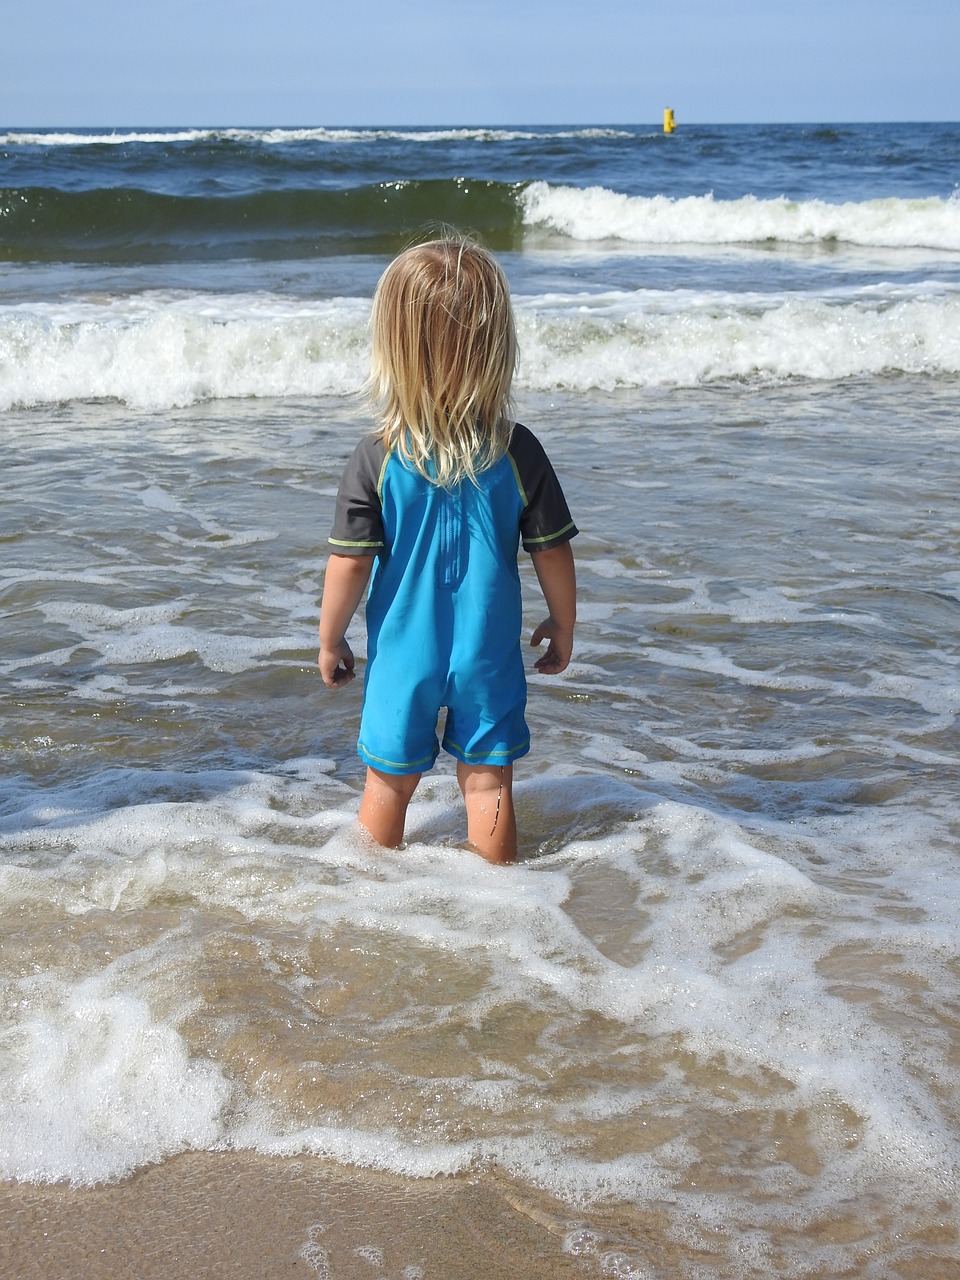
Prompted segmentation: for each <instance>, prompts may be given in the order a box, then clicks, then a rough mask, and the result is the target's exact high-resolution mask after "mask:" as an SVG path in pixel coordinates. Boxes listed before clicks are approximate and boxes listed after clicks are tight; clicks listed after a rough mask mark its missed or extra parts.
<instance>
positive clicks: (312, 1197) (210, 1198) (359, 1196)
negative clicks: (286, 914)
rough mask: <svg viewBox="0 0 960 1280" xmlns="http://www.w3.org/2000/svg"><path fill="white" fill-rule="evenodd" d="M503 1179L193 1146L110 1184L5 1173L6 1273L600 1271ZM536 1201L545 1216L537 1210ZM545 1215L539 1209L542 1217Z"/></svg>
mask: <svg viewBox="0 0 960 1280" xmlns="http://www.w3.org/2000/svg"><path fill="white" fill-rule="evenodd" d="M508 1196H510V1197H511V1198H512V1199H514V1200H515V1199H516V1197H513V1196H512V1193H511V1192H510V1190H509V1189H507V1188H500V1187H499V1186H498V1185H497V1182H496V1181H495V1180H493V1179H483V1178H481V1179H479V1180H474V1179H460V1178H441V1179H433V1180H424V1181H413V1180H410V1179H404V1178H400V1177H396V1176H393V1175H388V1174H377V1173H362V1172H350V1171H345V1170H343V1169H340V1168H338V1167H337V1166H334V1165H330V1164H327V1163H325V1162H323V1161H319V1160H315V1159H311V1158H305V1159H271V1158H267V1157H263V1156H257V1155H250V1154H233V1153H228V1154H216V1155H210V1154H196V1155H184V1156H180V1157H178V1158H176V1159H174V1160H171V1161H168V1162H166V1163H165V1164H163V1165H159V1166H154V1167H152V1168H149V1169H145V1170H143V1171H141V1172H139V1173H137V1174H135V1175H134V1176H133V1177H132V1178H130V1179H129V1180H127V1181H126V1182H123V1183H120V1184H117V1185H113V1186H106V1187H95V1188H90V1189H77V1188H70V1187H34V1186H22V1185H21V1186H13V1185H11V1184H9V1183H8V1184H4V1185H3V1186H0V1276H3V1277H4V1280H68V1278H69V1280H114V1277H116V1278H117V1280H120V1278H121V1277H123V1280H129V1278H130V1277H133V1276H136V1277H138V1280H155V1278H159V1277H162V1278H163V1280H177V1278H179V1277H188V1276H189V1277H191V1280H203V1278H205V1277H210V1280H213V1278H214V1277H216V1278H217V1280H222V1278H223V1277H225V1276H230V1277H231V1280H280V1278H281V1277H291V1280H295V1278H296V1277H298V1276H299V1277H302V1278H303V1280H310V1277H311V1276H320V1277H323V1278H324V1280H339V1278H341V1277H345V1278H348V1280H354V1278H356V1280H360V1278H361V1277H370V1280H386V1278H387V1277H389V1278H390V1280H431V1278H433V1277H436V1280H489V1277H490V1276H491V1275H495V1276H497V1277H498V1280H539V1278H540V1277H543V1280H547V1277H559V1278H561V1280H562V1277H566V1276H570V1277H573V1276H580V1277H583V1276H584V1275H585V1274H590V1273H591V1272H595V1266H588V1267H586V1269H585V1267H584V1260H582V1259H577V1258H575V1257H571V1256H570V1255H568V1254H565V1253H564V1252H563V1240H562V1238H561V1234H562V1233H565V1230H566V1226H565V1224H563V1223H562V1222H560V1221H559V1220H557V1221H556V1222H554V1221H552V1220H551V1219H550V1218H549V1217H548V1216H547V1215H543V1214H539V1213H538V1211H537V1210H535V1209H525V1208H523V1207H522V1206H521V1207H518V1206H517V1204H516V1203H515V1204H511V1203H510V1200H509V1199H508V1198H507V1197H508ZM531 1213H533V1214H536V1215H537V1216H531ZM538 1218H539V1220H538Z"/></svg>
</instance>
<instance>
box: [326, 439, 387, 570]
mask: <svg viewBox="0 0 960 1280" xmlns="http://www.w3.org/2000/svg"><path fill="white" fill-rule="evenodd" d="M386 460H387V452H386V449H385V448H384V446H383V444H382V442H381V441H380V440H378V439H376V437H375V436H365V437H364V438H363V439H362V440H361V441H360V443H359V444H358V445H357V447H356V449H354V451H353V456H352V457H351V458H350V461H349V462H348V463H347V465H346V467H344V470H343V475H342V476H341V477H340V488H339V490H338V492H337V505H336V510H335V512H334V516H333V529H332V531H331V533H330V537H329V538H328V539H327V541H328V543H329V545H330V550H331V551H334V552H336V554H337V555H341V556H375V555H376V554H377V553H378V552H380V551H383V550H384V549H385V548H386V545H387V544H386V540H385V536H384V531H383V508H382V506H381V503H380V482H381V477H382V474H383V469H384V467H385V465H386Z"/></svg>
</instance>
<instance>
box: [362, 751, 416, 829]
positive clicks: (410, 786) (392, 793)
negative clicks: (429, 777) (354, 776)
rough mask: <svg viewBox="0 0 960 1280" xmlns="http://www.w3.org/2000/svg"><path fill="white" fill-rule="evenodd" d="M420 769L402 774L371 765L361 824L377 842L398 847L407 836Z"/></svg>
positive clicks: (365, 787) (365, 789)
mask: <svg viewBox="0 0 960 1280" xmlns="http://www.w3.org/2000/svg"><path fill="white" fill-rule="evenodd" d="M420 776H421V775H420V774H419V773H410V774H405V775H402V776H401V775H398V774H395V773H381V772H380V770H379V769H371V768H369V767H368V768H367V781H366V785H365V786H364V788H363V799H362V800H361V801H360V813H359V819H360V825H361V827H364V828H365V829H366V830H367V831H369V833H370V835H371V836H373V838H374V840H376V842H377V844H382V845H383V846H384V848H386V849H396V848H397V847H398V846H399V844H400V842H401V841H402V840H403V826H404V822H405V821H406V817H407V805H408V804H409V803H410V797H411V796H412V795H413V793H414V791H416V789H417V783H418V782H419V781H420Z"/></svg>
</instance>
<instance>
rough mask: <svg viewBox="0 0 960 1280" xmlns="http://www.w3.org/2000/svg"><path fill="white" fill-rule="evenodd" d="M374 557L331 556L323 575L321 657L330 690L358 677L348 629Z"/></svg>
mask: <svg viewBox="0 0 960 1280" xmlns="http://www.w3.org/2000/svg"><path fill="white" fill-rule="evenodd" d="M373 561H374V557H373V556H338V555H331V556H330V558H329V560H328V561H327V571H326V573H325V574H324V575H323V600H322V602H321V604H320V657H319V658H318V659H317V662H318V665H319V667H320V674H321V675H322V676H323V683H324V684H325V685H326V686H327V688H329V689H337V688H339V687H340V686H341V685H344V684H348V683H349V682H350V681H351V680H352V679H353V677H354V674H355V672H354V670H353V650H352V649H351V648H350V646H349V645H348V644H347V641H346V631H347V627H348V626H349V625H350V619H351V618H352V617H353V615H354V614H355V613H356V612H357V609H358V608H359V605H360V601H361V600H362V599H363V593H364V591H365V590H366V586H367V583H368V582H369V580H370V571H371V570H372V568H373Z"/></svg>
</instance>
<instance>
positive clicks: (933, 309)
mask: <svg viewBox="0 0 960 1280" xmlns="http://www.w3.org/2000/svg"><path fill="white" fill-rule="evenodd" d="M515 302H516V309H517V317H518V327H519V334H520V344H521V353H522V359H521V367H520V375H519V382H518V385H519V386H520V387H528V388H531V389H535V390H551V389H554V388H564V389H567V390H573V391H586V390H591V389H603V390H612V389H616V388H631V387H633V388H637V387H650V386H695V385H698V384H702V383H711V382H717V381H724V380H728V379H731V378H736V379H746V380H755V379H759V380H782V379H791V378H803V379H811V380H833V379H838V378H847V377H857V376H862V375H874V374H878V373H909V374H915V373H924V374H933V375H944V374H955V373H957V372H960V291H958V290H957V288H956V287H955V286H952V285H950V284H947V283H937V282H936V281H931V282H927V283H925V284H922V285H914V286H897V285H876V286H872V287H867V288H862V289H854V288H850V289H846V290H842V289H835V290H831V291H829V292H825V293H822V294H819V295H808V294H805V293H770V294H760V293H747V294H735V293H724V292H716V291H706V290H704V291H694V290H651V289H640V290H632V291H625V290H618V291H609V292H605V293H575V294H542V295H535V296H522V295H521V296H518V297H517V298H516V299H515ZM368 316H369V302H368V301H367V300H366V299H363V298H337V299H333V300H326V301H317V302H310V301H304V300H302V299H296V300H293V299H289V298H287V297H284V296H282V295H276V294H206V293H195V294H193V293H186V292H181V293H171V292H152V293H144V294H137V295H133V296H117V297H108V298H106V299H100V298H90V299H86V300H83V299H81V300H75V301H70V302H63V303H59V302H57V303H53V302H45V303H34V304H29V305H28V304H21V305H14V306H7V307H0V410H3V409H9V408H11V407H14V406H30V405H36V404H45V403H56V402H64V401H70V400H91V399H115V400H119V401H123V402H125V403H127V404H129V405H131V406H133V407H136V408H145V409H157V408H167V407H174V406H182V405H188V404H193V403H196V402H198V401H203V400H213V399H224V398H237V397H248V396H252V397H276V396H304V395H306V396H323V395H343V394H348V393H350V392H353V391H355V390H356V389H357V388H358V387H360V386H361V385H362V383H363V380H364V377H365V375H366V369H367V360H368V351H369V346H368V333H367V320H368Z"/></svg>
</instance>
